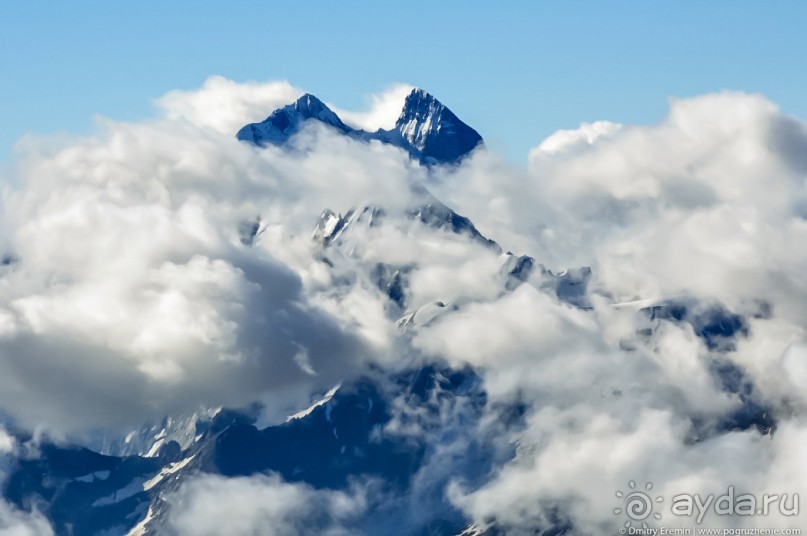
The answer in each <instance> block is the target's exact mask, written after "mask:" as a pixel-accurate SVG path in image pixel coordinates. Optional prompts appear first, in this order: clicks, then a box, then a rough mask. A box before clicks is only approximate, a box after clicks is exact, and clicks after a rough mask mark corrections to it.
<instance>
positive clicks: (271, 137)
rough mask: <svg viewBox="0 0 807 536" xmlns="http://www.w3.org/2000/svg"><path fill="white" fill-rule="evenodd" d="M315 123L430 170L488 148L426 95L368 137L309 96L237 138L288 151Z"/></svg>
mask: <svg viewBox="0 0 807 536" xmlns="http://www.w3.org/2000/svg"><path fill="white" fill-rule="evenodd" d="M309 120H315V121H319V122H321V123H324V124H325V125H328V126H330V127H332V128H334V129H336V130H337V131H338V132H341V133H342V134H345V135H348V136H350V137H352V138H355V139H359V140H363V141H367V142H369V141H373V140H375V141H380V142H382V143H388V144H390V145H395V146H396V147H400V148H401V149H403V150H405V151H406V152H408V153H409V154H410V156H412V158H415V159H416V160H419V161H420V162H421V163H423V164H426V165H435V164H455V163H457V162H459V161H460V160H461V159H462V158H463V157H465V156H466V155H467V154H469V153H470V152H471V151H472V150H473V149H474V148H475V147H476V146H477V145H479V144H480V143H482V137H481V136H480V135H479V134H478V133H477V132H476V131H475V130H474V129H472V128H471V127H469V126H468V125H466V124H465V123H463V122H462V121H460V119H459V118H458V117H457V116H456V115H454V113H453V112H452V111H451V110H449V109H448V108H447V107H446V106H444V105H443V104H442V103H441V102H440V101H438V100H437V99H436V98H435V97H433V96H432V95H430V94H429V93H427V92H426V91H424V90H422V89H413V90H412V92H411V93H410V94H409V95H408V96H407V97H406V99H405V100H404V103H403V108H402V109H401V115H400V116H399V117H398V120H397V122H396V123H395V127H394V128H392V129H390V130H383V129H379V130H377V131H375V132H367V131H364V130H359V129H354V128H351V127H350V126H348V125H346V124H345V123H343V122H342V120H341V119H339V116H338V115H337V114H336V113H335V112H334V111H333V110H331V109H330V108H328V106H327V105H326V104H325V103H323V102H322V101H321V100H319V99H318V98H316V97H315V96H313V95H311V94H308V93H306V94H305V95H303V96H302V97H300V98H299V99H297V100H296V101H295V102H294V103H292V104H289V105H287V106H284V107H283V108H279V109H277V110H275V111H274V112H272V114H271V115H270V116H269V117H267V118H266V119H265V120H264V121H261V122H260V123H252V124H249V125H246V126H245V127H243V128H242V129H241V130H239V131H238V133H237V134H236V137H237V138H238V139H239V140H241V141H246V142H250V143H253V144H255V145H259V146H262V145H266V144H272V145H282V144H284V143H286V142H287V141H288V140H289V139H290V138H291V137H292V136H293V135H294V134H296V133H297V132H298V131H299V130H300V128H301V127H302V125H303V124H304V123H305V122H306V121H309Z"/></svg>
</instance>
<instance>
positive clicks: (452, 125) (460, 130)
mask: <svg viewBox="0 0 807 536" xmlns="http://www.w3.org/2000/svg"><path fill="white" fill-rule="evenodd" d="M395 130H396V131H397V132H399V133H400V135H401V137H402V139H403V140H405V141H406V143H407V144H409V145H410V147H411V148H412V150H415V151H417V152H418V153H420V154H421V155H422V157H425V158H433V159H435V160H436V161H442V162H455V161H457V160H459V159H460V158H462V157H463V156H465V155H466V154H468V153H469V152H471V151H472V150H473V149H474V148H475V147H476V146H477V145H479V144H480V143H481V142H482V137H481V136H480V135H479V134H478V133H477V132H476V131H475V130H474V129H472V128H471V127H469V126H468V125H466V124H465V123H463V122H462V121H460V119H459V118H458V117H457V116H456V115H454V113H453V112H452V111H451V110H449V109H448V108H447V107H446V106H444V105H443V104H442V103H441V102H440V101H438V100H437V99H436V98H434V97H433V96H432V95H430V94H429V93H427V92H426V91H424V90H422V89H418V88H415V89H413V90H412V92H411V93H410V94H409V95H408V96H407V97H406V100H405V101H404V107H403V110H402V111H401V115H400V117H399V118H398V121H397V122H396V123H395Z"/></svg>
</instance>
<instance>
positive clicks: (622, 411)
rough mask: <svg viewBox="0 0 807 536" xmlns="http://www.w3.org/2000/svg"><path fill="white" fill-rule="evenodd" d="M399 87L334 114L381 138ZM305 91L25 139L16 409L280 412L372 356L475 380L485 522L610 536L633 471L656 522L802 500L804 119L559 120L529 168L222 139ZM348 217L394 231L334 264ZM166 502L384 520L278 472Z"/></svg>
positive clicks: (806, 287)
mask: <svg viewBox="0 0 807 536" xmlns="http://www.w3.org/2000/svg"><path fill="white" fill-rule="evenodd" d="M402 87H404V86H400V87H398V86H396V87H393V88H392V89H391V90H390V91H389V92H387V93H385V94H384V95H382V96H379V97H377V98H375V99H374V100H373V103H374V108H373V109H372V110H370V111H369V112H365V113H360V114H354V115H353V116H352V117H346V120H352V121H353V122H354V123H355V124H357V125H365V124H371V123H372V124H380V123H383V122H384V121H388V119H389V117H390V116H391V115H390V111H389V110H390V109H391V106H392V105H391V104H390V103H391V102H393V101H394V98H393V97H395V96H396V95H398V94H403V93H401V92H402V91H403V89H401V88H402ZM299 93H300V91H299V90H297V89H296V88H293V87H292V86H290V85H289V84H287V83H270V84H235V83H233V82H230V81H227V80H224V79H221V78H212V79H210V80H208V82H206V83H205V85H204V86H203V87H202V88H201V89H199V90H197V91H182V92H179V91H178V92H172V93H169V94H168V95H166V96H164V97H163V98H162V99H160V100H159V106H160V107H161V108H162V109H163V111H164V113H163V114H162V115H161V116H160V117H159V118H157V119H152V120H148V121H143V122H137V123H119V122H114V121H104V122H103V124H101V125H99V131H98V133H97V134H96V135H94V136H91V137H87V138H81V139H75V140H70V141H69V142H64V141H61V142H60V143H59V144H58V145H57V146H54V145H52V144H51V143H50V142H47V141H36V140H27V141H26V143H24V144H23V145H22V146H21V147H22V148H21V151H22V152H21V155H20V157H19V160H18V162H17V164H16V168H15V170H14V171H13V173H12V175H11V176H10V177H9V178H8V182H7V186H6V188H5V191H4V195H3V218H4V220H3V227H2V236H0V245H2V246H3V247H4V248H5V252H4V253H5V260H4V263H3V266H2V267H0V408H2V410H3V412H4V413H5V414H7V415H9V416H10V417H11V418H12V419H13V420H14V421H15V422H17V423H18V424H20V425H22V426H24V427H28V428H37V427H44V428H45V429H48V430H54V431H67V432H70V431H81V430H86V429H89V428H94V427H114V426H128V425H136V424H138V423H140V422H142V421H144V420H147V419H150V418H158V417H160V416H162V415H165V414H171V413H181V412H188V411H193V410H195V409H197V408H200V407H202V408H210V407H216V406H222V405H229V406H235V405H240V404H246V403H248V402H251V401H253V400H256V399H263V400H271V401H273V403H274V404H276V405H275V406H272V407H268V410H269V412H270V413H273V412H274V413H276V414H277V415H274V417H277V416H278V415H283V412H284V411H287V410H289V409H291V408H293V407H297V408H298V409H299V408H300V407H304V401H305V400H307V399H308V396H309V395H310V393H311V392H313V391H315V390H321V389H323V388H325V389H327V388H330V387H331V386H333V385H336V384H337V383H338V382H339V381H342V380H345V379H347V378H350V377H351V376H354V375H356V374H360V373H362V372H363V371H366V370H367V367H368V366H370V365H372V366H381V367H386V368H394V367H403V366H408V365H411V364H412V363H418V362H421V361H427V360H444V361H447V362H449V363H450V364H452V365H455V366H457V367H460V366H464V365H466V364H470V365H472V366H473V367H474V368H475V369H476V370H477V371H478V372H479V374H480V375H481V376H482V378H483V379H484V385H485V389H486V391H487V395H488V397H489V404H488V405H487V406H486V410H485V411H486V412H488V413H487V418H486V419H483V420H482V424H480V425H479V430H475V432H478V433H479V435H480V437H484V438H485V439H484V440H485V441H490V438H491V437H494V438H496V439H495V441H494V442H495V443H496V447H497V448H498V451H497V452H508V449H513V450H514V451H515V456H514V457H513V458H512V459H511V460H510V461H509V462H508V463H506V464H503V465H501V466H498V467H496V468H494V470H493V472H492V473H491V474H490V475H488V477H487V479H486V481H485V483H484V484H482V485H476V484H473V485H472V484H470V483H469V482H467V481H465V480H464V479H462V478H459V477H458V478H456V479H455V481H454V482H453V483H452V485H451V486H450V487H449V489H448V498H449V499H450V500H451V501H452V502H453V504H454V505H456V506H457V507H459V508H461V509H462V511H463V512H464V513H465V514H466V515H467V516H468V519H469V520H472V521H474V522H475V523H477V524H478V525H479V526H485V525H488V524H490V523H495V525H496V526H497V527H499V528H502V529H504V530H506V531H507V532H506V533H507V534H527V533H533V532H531V531H533V530H534V529H536V528H541V527H548V526H552V525H554V526H567V527H569V528H570V530H571V531H572V533H573V534H580V535H598V534H605V533H609V532H608V531H611V530H613V529H614V528H615V527H617V526H619V525H620V524H621V523H622V522H624V517H619V516H616V515H615V514H614V513H613V511H614V509H615V508H617V507H619V506H620V503H619V501H618V499H617V498H615V492H616V491H617V490H619V489H623V488H625V487H626V486H627V483H628V482H629V481H631V480H635V481H637V482H641V484H644V483H645V482H648V481H649V482H652V483H653V489H654V491H655V492H657V493H658V494H659V495H662V496H663V497H664V498H665V499H666V501H667V503H665V504H667V505H668V504H669V501H670V500H671V499H672V497H673V496H674V495H676V494H677V493H691V494H695V493H700V494H703V495H705V494H709V493H716V494H720V493H724V492H725V491H726V489H727V487H728V486H730V485H733V486H735V487H736V488H737V489H738V490H740V489H742V490H743V491H745V492H751V493H757V494H762V493H778V494H783V493H788V494H793V493H799V492H804V491H805V490H807V470H805V469H804V464H803V463H802V461H803V459H804V458H805V455H807V453H806V452H805V450H804V449H805V446H804V445H806V444H807V441H805V440H806V439H807V422H805V410H806V409H807V397H805V394H804V393H805V392H807V391H805V385H806V384H807V361H806V360H807V341H805V337H804V326H805V325H807V310H806V309H805V305H804V304H805V303H807V275H805V274H807V253H805V250H804V248H802V247H801V245H802V244H805V243H807V182H806V179H807V159H806V158H805V154H807V131H805V127H804V125H803V124H802V123H801V122H800V121H799V120H796V119H794V118H790V117H787V116H785V115H783V114H782V113H780V112H779V110H778V109H777V108H776V106H775V105H774V104H772V103H771V102H769V101H768V100H766V99H765V98H764V97H762V96H758V95H748V94H741V93H730V92H726V93H719V94H713V95H706V96H702V97H698V98H693V99H687V100H675V101H672V102H671V104H670V112H669V114H668V115H667V117H666V118H665V119H664V120H663V121H661V122H660V123H659V124H657V125H652V126H632V125H616V124H613V123H608V122H596V123H592V124H587V125H582V126H581V127H580V128H579V129H578V130H573V131H561V132H558V133H556V134H555V135H553V136H551V137H550V138H549V139H546V140H544V141H543V142H541V143H540V144H539V145H537V147H536V148H535V149H534V150H533V151H532V152H531V154H530V161H529V166H528V169H526V170H524V169H519V168H517V167H515V166H513V165H510V164H508V163H505V162H503V161H501V160H500V159H499V158H497V157H496V156H495V155H492V154H490V153H489V152H487V151H486V150H485V149H484V148H482V149H478V150H477V151H476V152H475V153H474V154H473V155H472V156H471V157H470V158H468V159H466V160H465V161H464V162H463V163H462V164H461V165H460V166H458V167H455V168H449V169H433V170H425V169H423V168H421V167H420V166H419V165H417V164H415V163H413V162H411V161H410V160H409V158H408V157H407V155H406V154H404V153H403V152H402V151H400V150H397V149H395V148H393V147H390V146H387V145H381V144H379V143H375V142H374V143H369V144H368V143H364V142H360V141H356V140H351V139H347V138H345V137H341V136H339V135H338V134H336V133H334V132H331V131H328V130H327V129H326V128H324V127H322V126H317V125H309V127H307V128H305V129H304V130H303V131H302V132H301V133H300V134H299V135H297V136H296V137H295V138H293V139H292V142H291V146H289V147H286V148H282V149H281V148H276V147H268V148H262V149H259V148H256V147H252V146H249V145H246V144H243V143H239V142H237V141H236V140H235V139H234V136H233V134H234V132H235V131H236V130H237V128H238V127H240V126H242V125H243V124H246V123H249V122H254V121H258V120H262V119H263V118H264V117H265V116H266V115H268V113H269V112H270V111H271V110H272V109H274V108H275V107H278V106H280V105H282V104H286V103H287V102H289V101H290V100H292V99H293V98H295V97H296V96H297V95H298V94H299ZM449 104H450V103H449ZM380 126H383V125H380ZM413 185H425V186H426V187H427V188H428V189H429V190H430V191H431V192H432V193H434V194H435V196H436V197H437V198H439V199H440V200H441V201H443V202H444V203H446V204H447V205H449V206H450V207H451V208H453V209H454V210H456V211H457V212H458V213H460V214H463V215H465V216H468V217H469V218H470V219H471V220H472V221H473V223H474V224H475V226H476V228H477V229H478V231H479V232H481V233H482V234H483V235H485V236H486V237H488V238H492V239H494V240H496V241H497V242H498V244H499V245H501V247H502V249H503V250H504V251H512V252H514V253H516V254H529V255H531V256H533V257H535V259H536V262H540V263H543V264H544V265H545V266H546V268H548V269H551V270H553V271H555V272H556V273H557V272H559V271H561V270H563V269H567V268H576V267H580V266H590V267H591V269H592V278H591V282H590V283H589V286H588V293H587V296H586V300H587V302H586V304H587V305H589V306H586V307H575V306H573V305H570V304H568V303H565V302H563V301H560V300H559V299H558V298H557V296H556V295H555V294H554V293H551V292H547V286H546V280H545V274H544V275H543V276H542V275H541V274H539V273H538V270H535V271H534V272H533V273H532V274H530V275H529V276H526V275H525V277H524V278H523V279H525V280H526V281H525V283H524V284H520V285H512V286H508V284H506V282H505V277H504V276H503V274H502V269H501V267H502V265H503V264H504V263H505V258H504V256H503V255H501V254H500V252H499V251H497V250H496V249H495V248H493V247H491V246H490V244H487V243H485V242H484V241H483V240H482V239H480V238H479V237H477V236H474V235H473V234H472V233H464V234H463V233H453V232H450V231H448V230H446V229H441V228H436V227H434V226H429V225H426V224H424V223H423V222H422V221H419V220H417V219H413V218H412V217H411V212H412V207H413V206H414V207H419V206H422V203H423V197H422V196H423V191H422V189H420V188H419V187H413ZM363 207H382V208H383V214H384V217H383V219H382V218H379V221H378V222H376V223H375V224H373V225H369V224H368V225H359V224H358V223H357V224H355V225H353V226H352V227H351V229H350V232H349V233H347V232H345V234H344V236H342V237H341V238H340V241H339V242H338V243H336V242H334V243H333V244H331V246H330V248H328V250H327V251H324V249H323V243H322V240H321V238H322V237H321V236H320V237H317V236H315V237H314V239H312V229H313V228H314V225H315V223H316V222H317V219H318V217H319V216H320V213H321V212H322V211H323V210H324V209H332V210H333V211H334V213H335V214H342V215H344V214H345V213H346V212H347V211H348V210H349V209H351V208H354V209H358V210H359V211H361V209H362V208H363ZM371 213H372V214H380V213H377V212H372V211H370V212H367V214H371ZM356 221H358V222H359V223H361V221H360V218H359V219H357V220H356ZM379 266H381V267H382V268H383V267H385V266H386V267H394V268H396V269H399V270H400V272H401V273H404V274H405V285H404V286H403V288H402V289H401V296H402V297H401V302H402V303H404V307H402V308H400V310H399V309H397V308H396V307H397V305H395V304H392V303H391V302H390V295H389V293H388V292H386V290H385V289H380V288H379V286H378V284H377V281H375V280H374V277H375V275H374V274H376V275H377V272H378V270H379V268H378V267H379ZM671 301H674V302H675V303H677V304H678V307H679V308H678V309H669V308H666V309H665V307H666V306H667V305H668V304H669V303H670V302H671ZM435 304H437V305H435ZM681 304H684V305H681ZM399 305H400V304H399ZM578 305H579V304H578ZM421 306H425V307H421ZM653 306H657V307H656V309H648V308H649V307H653ZM429 307H431V309H428V308H429ZM681 307H685V308H684V309H682V308H681ZM418 308H420V309H418ZM416 310H417V311H420V312H421V313H422V314H421V316H420V318H421V319H422V318H424V317H428V318H426V320H424V321H415V320H416V319H417V318H418V316H417V313H416V314H415V315H413V316H411V317H410V320H411V322H409V323H405V326H406V330H405V332H404V333H403V334H402V333H401V332H400V329H399V328H398V326H397V325H396V321H397V320H398V319H399V318H400V317H402V316H404V314H405V313H407V312H412V311H416ZM427 310H428V311H431V312H429V313H428V314H426V311H427ZM279 400H282V401H283V402H282V404H280V405H279V406H278V405H277V404H279V403H278V401H279ZM503 405H514V406H517V407H519V408H521V409H520V411H521V413H520V414H519V424H518V425H516V426H509V427H507V426H503V425H502V423H501V422H500V416H501V415H500V413H497V412H499V411H500V410H501V407H503ZM286 406H288V407H286ZM286 414H288V413H286ZM271 417H272V416H269V417H268V418H271ZM444 418H445V420H446V421H448V420H450V416H449V415H446V416H444ZM491 430H497V431H499V433H493V434H492V433H491ZM408 433H418V431H417V430H414V431H411V432H408ZM2 445H3V443H2V436H0V449H2ZM623 491H624V490H623ZM177 497H178V498H177V501H178V502H177V503H176V505H177V506H176V508H175V511H174V512H173V514H172V516H173V517H172V518H171V520H172V523H173V527H174V529H175V530H177V531H179V532H180V533H182V531H183V530H185V531H190V532H194V533H199V534H203V533H205V532H204V531H205V530H207V531H209V532H210V533H217V531H216V530H215V527H216V525H215V519H216V517H215V516H212V517H210V516H208V517H206V515H207V514H209V513H211V512H215V511H216V508H219V507H222V505H224V506H226V507H227V508H228V511H236V510H237V511H239V512H241V514H243V515H239V519H242V520H243V523H244V525H243V530H241V533H250V534H251V533H254V530H257V529H253V528H252V527H255V526H264V527H267V526H273V527H281V528H283V530H281V529H277V530H279V532H277V533H278V534H280V533H283V534H293V533H295V531H298V532H299V531H300V529H299V527H301V526H303V525H301V523H304V522H305V521H304V518H305V516H314V517H317V519H319V521H320V522H321V523H322V526H323V527H325V529H323V530H330V531H331V532H330V533H333V534H342V533H346V532H349V531H348V528H346V527H350V526H353V525H351V523H353V521H355V518H356V516H361V515H363V512H366V511H367V510H368V509H372V499H368V501H369V502H368V503H365V502H364V498H363V497H362V496H361V494H359V493H358V492H357V493H356V494H355V496H349V494H348V495H345V494H342V493H341V492H327V493H326V492H322V491H317V490H313V489H310V488H307V487H305V486H303V485H297V484H288V483H284V482H282V481H280V480H279V479H276V478H274V477H272V478H269V477H259V478H255V479H236V480H226V479H222V478H219V477H209V478H208V477H204V478H201V479H199V480H198V481H195V483H192V484H188V487H186V488H184V489H183V490H182V492H181V493H180V494H179V495H178V496H177ZM240 497H243V498H244V499H243V500H241V499H240ZM357 497H361V498H357ZM253 499H255V500H253ZM258 499H259V500H258ZM258 503H260V504H258ZM267 504H269V505H272V506H271V507H267V506H266V505H267ZM298 514H299V516H298ZM664 515H665V516H666V519H667V521H670V519H671V515H670V514H669V511H668V510H666V511H665V514H664ZM300 516H303V517H300ZM0 518H2V514H0ZM207 519H209V521H205V522H202V521H204V520H207ZM672 519H673V520H674V521H680V519H676V518H672ZM801 519H803V516H801V517H795V518H794V517H788V516H785V515H774V514H771V515H769V516H767V517H766V518H765V519H764V524H765V525H766V526H779V527H796V526H801V525H800V524H799V521H800V520H801ZM707 520H708V523H709V526H734V525H748V526H753V525H758V526H761V523H760V521H759V519H754V518H742V517H737V516H724V517H720V516H714V515H712V516H707ZM26 522H29V524H30V523H33V525H31V526H36V523H37V519H36V518H33V519H30V520H27V521H26ZM199 523H201V524H200V525H198V526H199V527H201V528H198V530H197V525H196V524H199ZM704 523H707V522H704ZM670 525H673V522H672V521H671V522H670ZM802 525H803V524H802ZM229 528H232V527H229ZM0 530H2V526H0ZM233 530H235V529H233ZM267 530H268V529H267ZM233 533H239V532H238V530H236V531H235V532H233ZM260 533H266V534H273V533H272V532H260ZM322 533H323V534H325V533H328V532H322ZM12 534H15V533H13V532H12ZM21 534H27V533H25V532H21Z"/></svg>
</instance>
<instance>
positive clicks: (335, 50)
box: [0, 0, 807, 163]
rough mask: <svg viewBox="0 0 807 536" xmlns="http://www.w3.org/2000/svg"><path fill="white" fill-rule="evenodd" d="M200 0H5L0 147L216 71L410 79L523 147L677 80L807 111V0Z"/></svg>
mask: <svg viewBox="0 0 807 536" xmlns="http://www.w3.org/2000/svg"><path fill="white" fill-rule="evenodd" d="M192 5H193V8H192V9H191V8H190V6H191V3H181V2H164V1H139V2H129V3H123V2H102V1H84V2H80V3H79V2H75V3H68V2H61V3H57V2H38V1H29V2H14V3H11V2H8V3H4V4H3V6H2V8H0V72H2V73H3V74H2V83H0V99H1V101H2V103H3V107H2V108H3V117H2V121H0V163H1V162H8V161H9V159H10V158H11V146H12V145H13V143H14V142H15V141H16V140H17V139H18V138H19V137H20V136H21V135H23V134H25V133H53V132H63V131H68V132H75V133H85V132H88V131H91V129H92V117H93V115H95V114H102V115H105V116H109V117H112V118H116V119H138V118H141V117H148V116H151V115H154V114H155V111H154V109H153V107H152V104H151V101H152V100H153V99H154V98H156V97H158V96H160V95H161V94H163V93H165V92H167V91H169V90H171V89H177V88H184V89H189V88H193V87H197V86H199V85H201V83H202V82H203V81H204V80H205V79H206V78H207V77H208V76H210V75H213V74H220V75H223V76H225V77H228V78H231V79H234V80H236V81H246V80H258V81H265V80H272V79H287V80H289V81H290V82H291V83H292V84H294V85H296V86H298V87H302V88H303V89H305V90H307V91H310V92H312V93H314V94H316V95H317V96H319V97H320V98H322V99H324V100H327V101H330V102H333V103H335V104H337V105H338V106H340V107H342V108H361V107H362V105H363V103H364V102H365V97H366V94H367V93H371V92H377V91H380V90H383V89H384V88H386V87H387V86H389V85H390V84H392V83H394V82H408V83H412V84H414V85H417V86H420V87H423V88H424V89H426V90H428V91H430V92H431V93H433V94H435V95H436V96H437V97H438V98H439V99H440V100H442V101H443V102H444V103H446V104H447V105H448V106H449V107H451V108H452V109H453V110H454V111H455V112H456V113H457V114H458V115H459V116H460V117H461V118H463V119H464V120H465V121H466V122H468V123H469V124H471V125H472V126H474V127H475V128H476V129H477V130H479V131H480V133H481V134H482V135H483V136H484V137H485V138H486V140H487V141H488V143H489V145H491V146H492V147H493V148H494V150H497V151H499V152H501V153H502V154H505V155H507V156H508V157H509V158H511V159H513V160H515V161H523V160H524V159H525V158H526V153H527V150H528V149H529V148H530V147H532V146H534V145H536V144H537V143H538V142H539V141H540V140H541V139H542V138H544V137H545V136H546V135H548V134H549V133H551V132H553V131H555V130H557V129H559V128H574V127H576V126H577V125H578V124H579V123H580V122H583V121H594V120H598V119H608V120H612V121H618V122H631V123H652V122H655V121H657V120H658V119H659V118H661V117H662V116H663V114H664V113H665V110H666V109H667V98H668V97H669V96H691V95H696V94H701V93H706V92H710V91H716V90H720V89H738V90H745V91H752V92H762V93H764V94H766V95H767V96H768V97H769V98H770V99H772V100H773V101H774V102H776V103H778V104H779V105H780V106H781V107H782V108H783V110H784V111H786V112H788V113H791V114H793V115H796V116H799V117H807V98H806V97H805V95H807V69H805V68H804V64H805V55H806V54H807V32H805V28H804V25H805V21H807V4H805V3H803V2H788V1H781V2H775V3H773V2H736V1H735V2H727V1H714V0H713V1H709V2H702V1H698V2H696V1H679V2H666V3H662V2H642V1H633V2H626V1H609V2H577V1H564V2H526V1H525V2H515V1H501V2H476V1H462V2H460V1H456V2H440V3H437V2H433V1H431V2H429V1H421V0H410V1H407V2H397V1H396V2H384V3H383V5H382V3H371V2H363V1H353V0H350V1H340V2H324V1H323V2H316V1H314V2H305V3H300V2H292V1H279V2H258V1H242V2H226V3H225V2H214V1H197V2H193V3H192ZM256 119H259V118H256Z"/></svg>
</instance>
